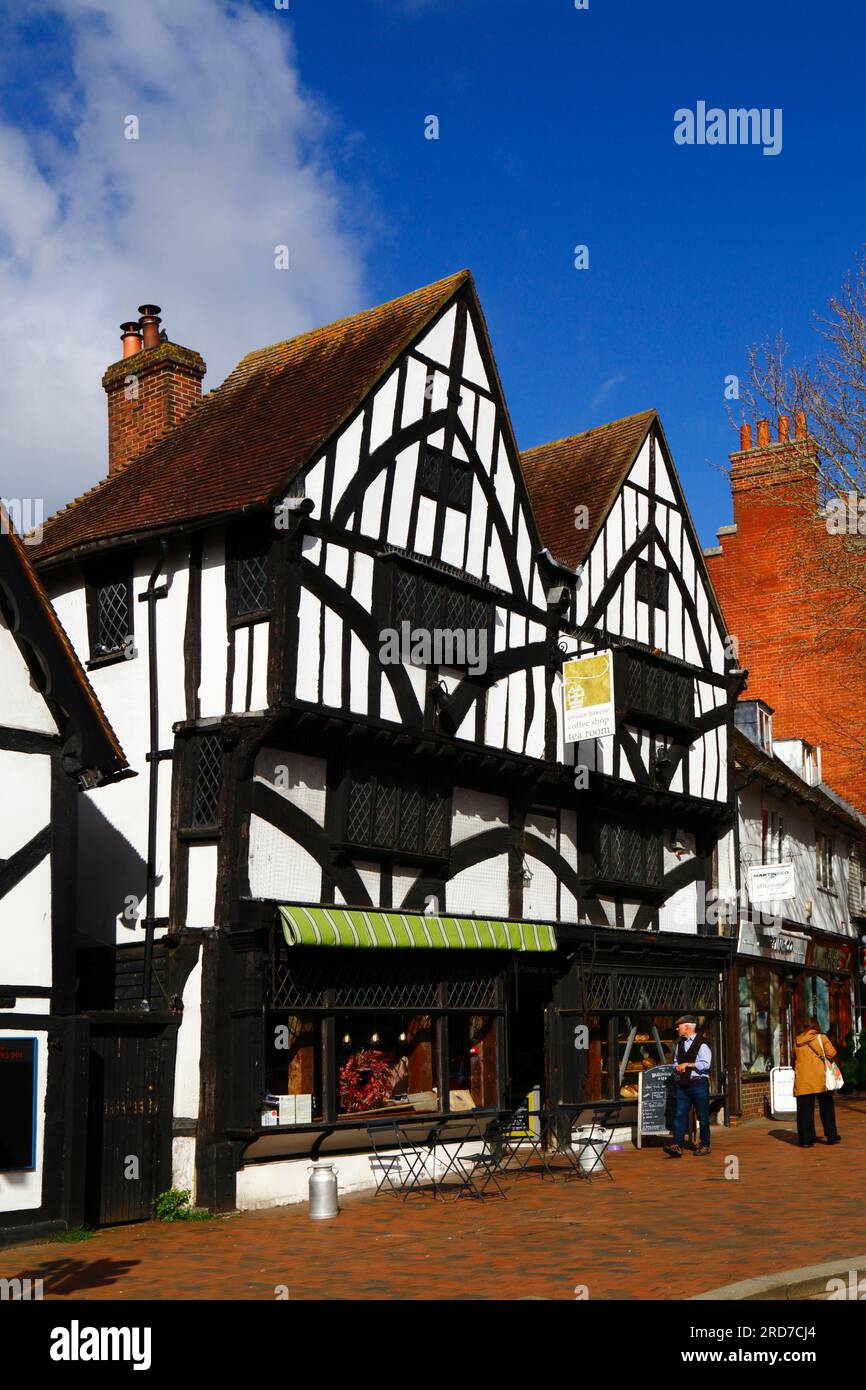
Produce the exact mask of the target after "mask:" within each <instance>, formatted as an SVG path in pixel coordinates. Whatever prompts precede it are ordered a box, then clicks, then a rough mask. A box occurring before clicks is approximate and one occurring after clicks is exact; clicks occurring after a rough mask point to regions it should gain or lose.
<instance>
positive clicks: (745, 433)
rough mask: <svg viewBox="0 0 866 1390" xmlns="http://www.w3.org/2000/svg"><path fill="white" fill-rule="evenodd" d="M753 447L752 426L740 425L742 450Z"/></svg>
mask: <svg viewBox="0 0 866 1390" xmlns="http://www.w3.org/2000/svg"><path fill="white" fill-rule="evenodd" d="M751 447H752V426H751V425H747V424H742V425H740V448H741V449H743V450H745V449H751Z"/></svg>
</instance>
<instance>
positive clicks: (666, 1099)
mask: <svg viewBox="0 0 866 1390" xmlns="http://www.w3.org/2000/svg"><path fill="white" fill-rule="evenodd" d="M675 1070H676V1069H675V1067H674V1065H673V1063H672V1062H665V1063H663V1064H662V1065H661V1066H658V1067H647V1068H645V1070H644V1071H642V1072H641V1073H640V1075H639V1077H638V1098H637V1137H638V1147H640V1141H641V1136H642V1135H644V1134H669V1133H670V1130H671V1126H672V1125H673V1117H674V1110H675V1108H676V1096H675V1093H674V1083H673V1081H672V1080H671V1078H672V1076H673V1074H674V1071H675Z"/></svg>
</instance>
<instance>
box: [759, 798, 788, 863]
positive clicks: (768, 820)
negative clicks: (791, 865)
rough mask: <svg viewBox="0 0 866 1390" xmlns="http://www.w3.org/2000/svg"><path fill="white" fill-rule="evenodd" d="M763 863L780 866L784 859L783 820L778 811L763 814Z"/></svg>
mask: <svg viewBox="0 0 866 1390" xmlns="http://www.w3.org/2000/svg"><path fill="white" fill-rule="evenodd" d="M763 832H764V845H763V862H764V863H765V864H781V863H782V861H783V859H784V858H785V818H784V816H782V815H781V814H780V813H779V812H778V811H769V812H766V811H765V812H764V825H763Z"/></svg>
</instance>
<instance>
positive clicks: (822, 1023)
mask: <svg viewBox="0 0 866 1390" xmlns="http://www.w3.org/2000/svg"><path fill="white" fill-rule="evenodd" d="M805 993H806V1011H805V1013H806V1017H807V1018H808V1017H809V1016H810V1015H811V1014H814V1015H815V1017H816V1018H817V1020H818V1027H819V1028H820V1029H821V1032H822V1033H829V1031H830V984H829V981H828V980H825V979H823V978H822V976H820V975H807V976H806V980H805Z"/></svg>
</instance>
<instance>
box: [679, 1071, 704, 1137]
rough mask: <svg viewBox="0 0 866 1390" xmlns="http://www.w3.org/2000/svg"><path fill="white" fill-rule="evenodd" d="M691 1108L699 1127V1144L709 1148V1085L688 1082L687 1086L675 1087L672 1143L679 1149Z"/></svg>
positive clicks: (700, 1082)
mask: <svg viewBox="0 0 866 1390" xmlns="http://www.w3.org/2000/svg"><path fill="white" fill-rule="evenodd" d="M692 1106H694V1107H695V1114H696V1115H697V1117H698V1124H699V1125H700V1127H701V1143H702V1144H706V1146H707V1148H709V1146H710V1083H709V1082H708V1081H690V1082H689V1084H688V1086H680V1085H677V1111H676V1115H675V1116H674V1143H675V1144H678V1145H679V1147H680V1148H682V1146H683V1140H684V1139H685V1137H686V1130H687V1129H688V1127H689V1115H690V1113H691V1109H692Z"/></svg>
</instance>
